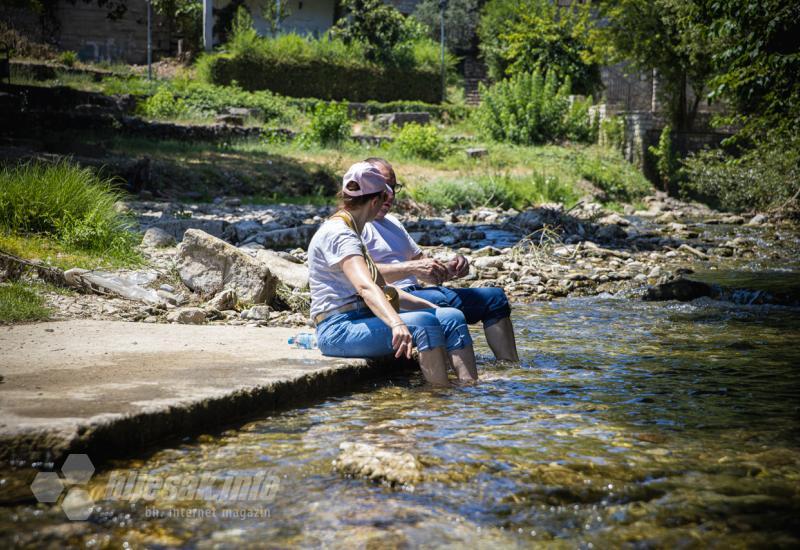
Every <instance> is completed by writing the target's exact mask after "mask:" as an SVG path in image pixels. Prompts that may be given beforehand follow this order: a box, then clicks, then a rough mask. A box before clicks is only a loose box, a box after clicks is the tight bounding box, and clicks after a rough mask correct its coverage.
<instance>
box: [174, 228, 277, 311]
mask: <svg viewBox="0 0 800 550" xmlns="http://www.w3.org/2000/svg"><path fill="white" fill-rule="evenodd" d="M177 267H178V273H179V274H180V277H181V280H182V281H183V283H184V284H185V285H186V286H187V287H189V288H190V289H192V290H193V291H195V292H200V293H202V294H206V295H211V294H216V293H218V292H220V291H221V290H223V289H230V290H234V291H235V292H236V294H237V296H238V297H239V299H241V300H242V301H245V302H252V303H264V302H266V303H269V302H271V301H272V300H273V298H274V297H275V289H276V287H277V284H278V279H277V278H276V277H275V276H273V275H272V273H271V272H270V270H269V267H267V266H266V265H265V264H264V263H263V262H260V261H258V260H256V259H255V258H252V257H251V256H250V255H249V254H247V252H244V251H242V250H239V249H238V248H236V247H235V246H233V245H231V244H228V243H226V242H225V241H223V240H221V239H217V238H216V237H213V236H212V235H209V234H207V233H205V232H203V231H200V230H197V229H189V230H188V231H186V234H185V236H184V239H183V242H182V243H181V244H180V245H179V246H178V257H177Z"/></svg>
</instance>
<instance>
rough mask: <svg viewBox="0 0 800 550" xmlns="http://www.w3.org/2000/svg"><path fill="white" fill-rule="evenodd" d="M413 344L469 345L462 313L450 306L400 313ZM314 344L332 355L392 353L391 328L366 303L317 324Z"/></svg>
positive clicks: (426, 348) (425, 346)
mask: <svg viewBox="0 0 800 550" xmlns="http://www.w3.org/2000/svg"><path fill="white" fill-rule="evenodd" d="M400 318H401V319H402V320H403V321H404V322H405V324H406V326H407V327H408V330H409V332H411V337H412V339H413V341H414V346H415V347H416V348H417V349H418V350H419V351H429V350H432V349H434V348H438V347H441V346H446V347H447V351H453V350H457V349H461V348H463V347H465V346H468V345H470V344H472V338H471V337H470V335H469V328H467V323H466V320H465V319H464V314H463V313H461V312H460V311H459V310H457V309H454V308H451V307H441V308H436V309H421V310H418V311H403V312H400ZM317 345H319V349H320V351H321V352H322V355H328V356H331V357H383V356H386V355H394V353H395V350H394V348H393V347H392V329H391V328H389V326H388V325H386V323H384V322H383V321H381V320H380V319H378V318H377V317H376V316H375V314H374V313H372V311H371V310H370V309H369V308H368V307H367V306H366V305H361V306H359V308H358V309H354V310H351V311H346V312H344V313H335V314H333V315H331V316H330V317H328V318H327V319H325V320H324V321H322V322H321V323H320V324H319V325H317Z"/></svg>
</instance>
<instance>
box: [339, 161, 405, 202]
mask: <svg viewBox="0 0 800 550" xmlns="http://www.w3.org/2000/svg"><path fill="white" fill-rule="evenodd" d="M351 181H354V182H356V183H357V184H358V187H359V189H358V190H356V191H351V190H350V189H348V188H347V184H348V183H350V182H351ZM381 191H388V192H389V193H390V194H393V192H392V188H391V187H389V184H387V183H386V178H384V177H383V174H381V171H380V170H378V169H377V168H376V167H375V166H373V165H371V164H370V163H368V162H357V163H355V164H354V165H353V166H351V167H350V169H349V170H348V171H347V173H346V174H345V175H344V178H342V193H344V194H345V195H347V196H349V197H360V196H361V195H371V194H372V193H380V192H381Z"/></svg>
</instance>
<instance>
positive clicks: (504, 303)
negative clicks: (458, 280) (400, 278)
mask: <svg viewBox="0 0 800 550" xmlns="http://www.w3.org/2000/svg"><path fill="white" fill-rule="evenodd" d="M403 290H405V291H406V292H408V293H410V294H413V295H414V296H419V297H420V298H422V299H424V300H428V301H429V302H431V303H433V304H436V305H437V306H441V307H454V308H456V309H460V310H461V311H463V312H464V317H465V318H466V319H467V324H469V325H472V324H474V323H477V322H478V321H483V328H486V327H489V326H492V325H493V324H495V323H496V322H498V321H500V320H502V319H505V318H506V317H509V316H510V315H511V306H510V305H508V298H506V293H505V292H503V289H502V288H492V287H490V288H447V287H443V286H428V287H422V286H416V285H413V286H408V287H405V288H404V289H403Z"/></svg>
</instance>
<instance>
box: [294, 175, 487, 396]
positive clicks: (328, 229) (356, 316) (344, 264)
mask: <svg viewBox="0 0 800 550" xmlns="http://www.w3.org/2000/svg"><path fill="white" fill-rule="evenodd" d="M391 193H392V190H391V188H390V187H389V186H388V185H387V181H386V178H385V177H384V176H383V175H382V174H381V172H380V170H378V169H377V168H376V167H374V166H372V165H371V164H369V163H367V162H359V163H356V164H354V165H353V166H351V167H350V169H349V170H348V171H347V173H346V174H345V176H344V178H343V181H342V191H341V193H340V194H339V197H340V210H339V211H338V212H337V213H336V214H334V215H333V216H331V218H330V219H328V220H327V221H326V222H325V223H323V224H322V226H321V227H320V228H319V230H318V231H317V233H316V234H315V235H314V237H313V238H312V239H311V244H310V245H309V247H308V267H309V282H310V286H311V318H312V319H313V321H314V323H315V325H316V327H317V342H318V344H319V348H320V350H321V351H322V353H323V355H329V356H334V357H382V356H386V355H390V354H394V356H395V357H406V358H410V357H411V351H412V349H413V348H414V347H416V348H417V350H418V351H419V362H420V367H421V368H422V373H423V375H424V376H425V379H426V380H427V381H428V382H430V383H431V384H437V385H445V384H447V383H448V379H447V369H448V367H449V366H452V367H453V368H454V369H455V371H456V374H457V375H458V378H459V380H461V381H472V380H477V378H478V373H477V369H476V367H475V353H474V352H473V349H472V338H471V337H470V334H469V329H468V328H467V323H466V319H465V318H464V314H463V313H461V311H459V310H458V309H455V308H451V307H437V306H435V305H434V304H432V303H431V302H429V301H427V300H424V299H422V298H418V297H415V296H412V295H411V294H408V293H406V292H403V291H402V290H397V289H395V288H394V287H392V286H389V285H387V284H386V282H385V281H384V279H383V277H382V276H381V274H380V272H379V271H378V269H377V267H376V266H375V263H374V262H373V261H372V258H371V257H370V256H369V253H368V252H367V250H366V247H365V246H364V243H363V242H362V241H361V237H360V235H361V231H362V230H363V228H364V225H365V224H366V223H367V222H370V221H372V220H373V219H375V216H376V215H377V214H378V212H379V211H380V210H381V207H382V206H383V203H384V201H385V200H386V198H387V197H388V195H389V194H391Z"/></svg>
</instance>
